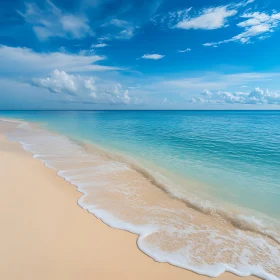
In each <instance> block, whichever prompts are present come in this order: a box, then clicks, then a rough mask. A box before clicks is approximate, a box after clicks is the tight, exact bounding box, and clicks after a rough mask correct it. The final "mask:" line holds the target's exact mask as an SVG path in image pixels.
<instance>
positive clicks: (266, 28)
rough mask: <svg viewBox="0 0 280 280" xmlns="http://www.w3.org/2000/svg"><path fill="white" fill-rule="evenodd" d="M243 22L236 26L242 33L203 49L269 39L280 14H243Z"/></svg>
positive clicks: (207, 45) (278, 21)
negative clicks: (254, 39)
mask: <svg viewBox="0 0 280 280" xmlns="http://www.w3.org/2000/svg"><path fill="white" fill-rule="evenodd" d="M241 18H242V19H246V20H243V21H241V22H239V23H238V24H237V26H238V27H240V28H243V29H244V31H243V32H241V33H239V34H238V35H236V36H234V37H232V38H230V39H227V40H223V41H219V42H212V43H205V44H203V45H204V46H205V47H211V46H214V47H215V46H218V45H220V44H225V43H229V42H239V43H241V44H246V43H251V42H252V39H253V38H258V39H265V38H268V37H270V35H271V34H272V33H273V32H274V30H275V29H276V28H277V27H278V26H279V23H280V13H276V12H274V13H272V14H268V13H260V12H254V13H245V14H243V15H242V16H241Z"/></svg>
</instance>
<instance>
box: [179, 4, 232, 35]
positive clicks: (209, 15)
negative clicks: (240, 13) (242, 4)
mask: <svg viewBox="0 0 280 280" xmlns="http://www.w3.org/2000/svg"><path fill="white" fill-rule="evenodd" d="M236 13H237V10H235V9H230V8H229V7H228V6H220V7H215V8H208V9H205V10H203V11H202V12H201V13H200V15H199V16H197V17H189V18H186V19H184V20H182V21H180V22H178V23H177V24H176V26H175V27H176V28H181V29H206V30H211V29H218V28H222V27H225V26H227V18H229V17H232V16H234V15H235V14H236Z"/></svg>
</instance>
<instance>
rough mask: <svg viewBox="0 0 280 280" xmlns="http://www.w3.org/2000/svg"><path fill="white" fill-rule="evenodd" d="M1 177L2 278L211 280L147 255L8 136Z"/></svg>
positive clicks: (0, 152) (0, 150)
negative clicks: (82, 204)
mask: <svg viewBox="0 0 280 280" xmlns="http://www.w3.org/2000/svg"><path fill="white" fill-rule="evenodd" d="M0 174H1V185H2V187H1V195H0V200H1V202H0V205H1V214H0V215H1V237H2V238H1V241H0V243H1V244H0V248H1V264H0V275H1V278H2V279H6V280H14V279H31V280H32V279H60V280H63V279H197V280H199V279H206V278H208V277H206V276H201V275H198V274H195V273H193V272H190V271H188V270H185V269H180V268H178V267H175V266H171V265H169V264H166V263H158V262H155V261H154V260H153V259H151V258H150V257H148V256H146V255H145V254H144V253H142V252H141V251H140V250H139V249H138V248H137V245H136V240H137V236H136V235H134V234H131V233H129V232H125V231H121V230H117V229H112V228H110V227H109V226H107V225H106V224H104V223H103V222H102V221H100V220H99V219H97V218H95V217H94V216H93V215H91V214H89V213H88V212H87V211H85V210H83V209H82V208H81V207H79V206H78V205H77V200H78V199H79V197H80V196H81V194H80V193H79V192H77V190H76V187H75V186H73V185H71V184H70V183H68V182H66V181H65V180H64V179H62V178H61V177H59V176H57V175H56V173H55V171H54V170H52V169H49V168H47V167H45V166H44V164H43V163H42V162H41V161H39V160H38V159H34V158H33V157H32V154H31V153H28V152H26V151H24V150H23V149H22V148H21V147H20V145H19V144H17V143H11V142H9V141H7V139H5V137H4V136H3V135H1V138H0ZM237 278H239V277H238V276H235V275H233V274H231V273H224V274H222V275H221V276H220V277H219V278H218V279H237ZM246 279H254V277H246Z"/></svg>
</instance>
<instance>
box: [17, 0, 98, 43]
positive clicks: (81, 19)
mask: <svg viewBox="0 0 280 280" xmlns="http://www.w3.org/2000/svg"><path fill="white" fill-rule="evenodd" d="M45 3H46V8H45V9H44V10H42V9H40V8H39V7H38V6H37V5H36V4H35V3H26V4H25V10H24V11H19V12H18V13H19V14H20V15H21V16H22V17H23V18H24V20H25V21H26V22H27V23H29V24H31V25H32V28H33V31H34V32H35V34H36V35H37V37H38V38H39V39H40V40H47V39H48V38H50V37H66V38H67V37H68V38H75V39H80V38H83V37H85V36H92V35H94V33H93V32H92V30H91V28H90V26H89V22H88V19H87V17H85V16H84V15H74V14H66V13H64V12H63V11H62V10H60V9H59V8H57V7H56V6H55V5H54V4H53V3H52V2H51V1H46V2H45Z"/></svg>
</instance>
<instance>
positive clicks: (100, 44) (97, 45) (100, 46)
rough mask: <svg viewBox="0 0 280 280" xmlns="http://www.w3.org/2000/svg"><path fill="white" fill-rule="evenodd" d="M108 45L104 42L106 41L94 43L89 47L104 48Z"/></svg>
mask: <svg viewBox="0 0 280 280" xmlns="http://www.w3.org/2000/svg"><path fill="white" fill-rule="evenodd" d="M108 46H109V45H108V44H106V43H99V44H95V45H92V46H91V47H92V48H105V47H108Z"/></svg>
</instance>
